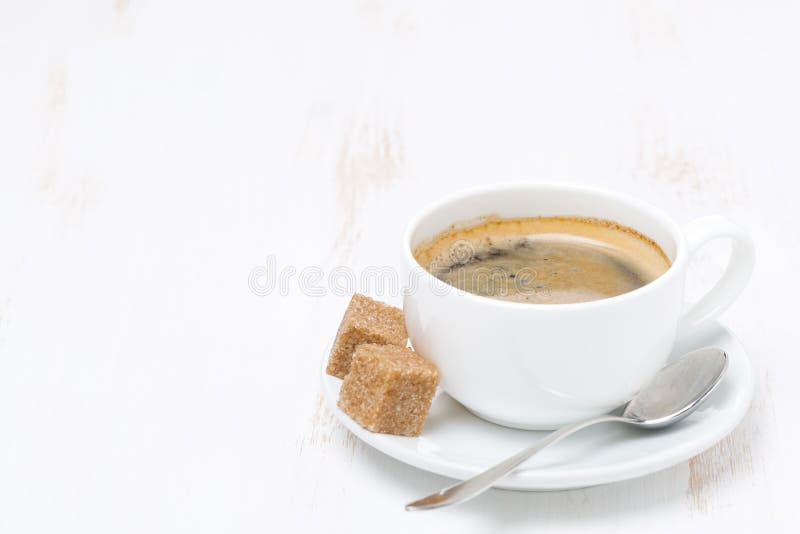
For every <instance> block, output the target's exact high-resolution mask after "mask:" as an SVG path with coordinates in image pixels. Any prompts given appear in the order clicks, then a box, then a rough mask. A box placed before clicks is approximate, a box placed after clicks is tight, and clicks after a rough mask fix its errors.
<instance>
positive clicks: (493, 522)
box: [0, 0, 800, 534]
mask: <svg viewBox="0 0 800 534" xmlns="http://www.w3.org/2000/svg"><path fill="white" fill-rule="evenodd" d="M758 4H760V5H756V3H753V4H750V5H748V4H747V3H741V4H740V3H735V4H733V3H729V2H653V1H645V0H641V1H636V2H619V3H616V2H614V3H606V2H604V3H599V2H562V3H557V2H552V3H550V2H541V3H539V2H533V3H531V2H524V3H519V4H507V3H502V4H500V5H494V3H489V2H485V3H464V2H446V3H445V2H402V1H397V2H389V1H387V2H381V1H374V0H364V1H358V2H324V1H320V2H316V3H314V2H310V3H309V2H302V3H298V2H272V3H269V2H255V1H252V2H205V3H204V2H192V1H186V2H174V1H173V2H155V1H148V0H103V1H81V2H59V1H52V2H37V1H31V2H24V1H22V0H5V1H4V2H2V3H1V4H0V532H2V533H15V534H16V533H33V532H35V533H67V532H81V533H98V534H99V533H104V534H105V533H142V532H191V533H193V534H197V533H204V532H209V533H210V532H254V533H255V532H292V531H294V532H299V531H308V532H362V531H363V532H386V533H394V532H397V533H400V532H420V533H421V532H434V533H442V532H459V533H460V532H475V533H484V532H543V531H546V532H572V531H590V532H623V531H642V532H661V531H664V532H694V531H697V532H701V531H702V532H738V531H742V532H752V531H754V529H756V528H759V529H761V530H763V531H770V529H772V531H791V530H792V529H797V528H798V527H800V520H798V512H797V510H798V508H799V507H798V505H797V499H796V497H795V494H796V484H795V479H796V477H797V476H798V474H799V473H798V466H799V464H800V462H798V454H797V451H798V446H800V434H799V433H798V430H797V429H798V424H797V417H796V415H795V414H794V413H792V410H793V409H796V408H797V407H798V401H800V393H798V391H800V388H799V387H798V385H797V382H798V377H797V375H798V373H800V364H798V361H800V360H798V349H797V347H798V346H800V327H798V323H797V313H796V308H797V306H798V302H800V294H799V292H798V283H797V269H798V267H799V266H800V265H799V264H800V248H798V246H799V245H800V240H799V239H798V231H799V230H800V224H798V220H799V219H800V218H799V216H798V212H800V208H798V196H799V195H800V185H798V179H799V178H800V150H798V124H800V106H798V95H800V60H799V59H798V51H800V33H798V31H797V25H798V21H800V9H799V8H798V4H797V3H789V2H787V3H780V2H769V3H766V4H761V3H758ZM513 180H552V181H570V182H582V183H589V184H595V185H601V186H604V187H609V188H613V189H617V190H621V191H625V192H628V193H632V194H634V195H637V196H640V197H642V198H644V199H646V200H648V201H650V202H652V203H654V204H656V205H658V206H661V207H662V208H664V209H666V210H667V211H669V212H670V213H672V214H673V215H674V216H675V217H676V218H677V219H679V220H680V221H688V220H690V219H691V218H693V217H695V216H699V215H703V214H708V213H722V214H725V215H727V216H729V217H731V218H733V219H734V220H737V221H738V222H740V223H741V224H742V225H744V226H746V227H748V228H749V229H750V230H751V231H752V234H753V236H754V238H755V240H756V243H757V246H758V265H757V268H756V272H755V274H754V277H753V279H752V282H751V284H750V286H749V288H748V289H747V290H746V292H745V294H744V295H743V296H742V298H741V300H740V301H739V302H738V303H737V304H736V305H735V306H734V307H733V308H732V309H731V310H730V311H729V312H728V313H727V314H726V315H725V317H724V322H725V323H726V324H727V325H728V326H729V327H730V328H731V329H732V330H733V331H734V332H735V333H736V334H737V336H738V337H739V338H740V339H741V341H742V343H743V344H744V345H745V346H746V347H747V349H748V351H749V355H750V357H751V359H752V364H753V367H754V370H755V373H756V379H757V384H756V393H755V400H754V403H753V406H752V409H751V410H750V413H749V414H748V416H747V418H746V420H745V421H744V423H743V424H742V425H741V426H740V427H739V428H738V429H737V430H736V431H735V432H734V433H733V434H732V435H731V436H729V437H728V438H726V439H725V440H724V441H723V442H721V443H719V444H718V445H717V446H715V447H714V448H713V449H711V450H709V451H707V452H706V453H704V454H701V455H700V456H698V457H696V458H693V459H692V460H691V461H689V462H687V463H684V464H682V465H678V466H676V467H674V468H671V469H668V470H666V471H663V472H660V473H657V474H654V475H651V476H648V477H645V478H642V479H639V480H634V481H630V482H626V483H620V484H614V485H610V486H605V487H597V488H592V489H586V490H579V491H570V492H559V493H549V494H535V493H514V492H504V491H491V492H489V493H487V494H486V495H484V496H482V497H481V498H479V499H476V500H474V501H472V502H470V503H468V504H466V505H464V506H461V507H458V508H453V509H446V510H442V511H440V512H437V513H425V514H408V513H405V512H404V511H403V509H402V504H403V503H404V502H406V501H408V500H409V499H410V498H413V497H418V496H421V495H423V494H425V493H427V492H429V491H430V490H433V489H435V488H438V487H440V486H442V485H443V484H446V483H447V482H448V481H447V480H446V479H444V478H442V477H439V476H435V475H431V474H428V473H425V472H422V471H419V470H417V469H414V468H411V467H408V466H406V465H403V464H401V463H399V462H397V461H395V460H392V459H390V458H388V457H385V456H383V455H382V454H380V453H378V452H376V451H373V450H371V449H370V448H368V447H366V446H365V445H363V444H361V443H360V442H358V441H357V440H356V439H355V438H354V437H353V436H352V435H351V434H349V433H348V432H347V431H346V430H344V428H343V427H342V426H340V425H339V424H338V423H337V422H336V421H334V420H333V419H332V416H331V414H330V413H329V412H328V411H327V410H326V409H325V408H324V406H323V403H322V401H321V398H320V396H319V387H318V365H319V362H320V358H322V357H323V351H324V348H325V346H326V344H327V342H328V341H329V339H330V338H331V336H332V335H333V333H334V331H335V328H336V326H337V324H338V321H339V318H340V315H341V312H342V311H343V309H344V306H345V305H346V301H347V298H346V297H345V296H343V294H342V293H343V292H344V291H342V290H341V289H342V286H341V285H339V286H336V287H333V286H331V285H330V284H329V283H328V282H329V278H330V277H331V273H337V274H335V275H333V278H334V279H335V281H337V283H341V282H342V280H344V281H345V282H346V281H347V277H348V276H349V275H347V274H342V273H347V272H349V273H352V274H353V276H356V277H357V278H356V279H357V280H359V279H361V277H362V276H363V275H364V272H365V271H367V272H369V267H384V266H385V267H388V268H395V267H397V266H398V264H399V258H400V256H399V253H400V252H399V251H400V245H399V242H400V235H401V232H402V229H403V227H404V225H405V223H406V221H407V219H408V217H409V216H410V215H411V214H412V213H413V212H415V211H416V210H418V209H419V208H420V207H421V206H423V205H424V204H426V203H428V202H430V201H433V200H435V199H437V198H439V197H441V196H442V195H444V194H447V193H450V192H452V191H454V190H457V189H462V188H465V187H469V186H473V185H479V184H487V183H492V182H499V181H513ZM724 254H725V250H724V248H720V249H716V248H713V247H712V248H709V249H708V250H707V251H706V252H705V258H704V261H705V263H704V267H703V268H699V267H697V268H695V269H694V271H693V275H692V277H693V278H692V281H691V285H692V287H693V288H694V290H695V291H700V290H701V289H702V288H703V287H704V285H707V284H708V283H710V281H711V280H713V278H714V277H715V276H716V275H717V274H718V272H719V269H720V268H721V267H720V266H721V265H723V264H724ZM267 268H270V269H273V271H272V272H273V273H276V272H277V271H280V272H282V273H283V274H284V280H285V281H286V284H285V285H284V287H280V285H278V286H276V287H275V288H273V289H272V291H267V290H268V289H269V287H268V286H266V285H264V280H262V282H256V287H255V288H254V287H253V283H251V281H249V279H250V275H251V273H253V272H256V273H259V272H262V273H263V271H264V270H265V269H267ZM292 269H295V272H294V274H293V275H292V276H291V277H288V278H287V277H286V275H287V274H289V273H291V272H292V271H291V270H292ZM344 269H349V271H346V270H344ZM254 270H255V271H254ZM301 272H303V273H305V274H304V275H303V276H304V278H301V277H300V273H301ZM314 273H317V274H314ZM319 273H321V275H320V274H319ZM317 275H320V276H321V277H322V278H321V279H320V280H316V281H315V280H314V279H313V278H314V277H315V276H317ZM309 277H310V278H309ZM276 281H277V279H276ZM259 284H261V285H259ZM367 285H369V284H367ZM254 289H255V290H254ZM345 289H347V288H345ZM360 289H361V290H363V291H366V292H368V293H371V294H373V295H375V294H377V293H378V292H379V290H380V288H376V287H374V286H370V287H363V286H362V287H361V288H360ZM264 293H268V294H264ZM383 298H384V299H385V300H388V301H390V302H393V303H395V304H398V303H399V302H400V298H399V295H398V294H397V292H396V291H395V292H394V293H392V291H391V288H389V289H388V290H387V289H386V288H384V296H383Z"/></svg>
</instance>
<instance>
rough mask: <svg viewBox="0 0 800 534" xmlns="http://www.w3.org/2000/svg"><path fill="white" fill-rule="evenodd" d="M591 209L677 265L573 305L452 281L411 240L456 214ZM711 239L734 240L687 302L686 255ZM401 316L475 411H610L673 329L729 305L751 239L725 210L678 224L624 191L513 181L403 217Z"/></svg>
mask: <svg viewBox="0 0 800 534" xmlns="http://www.w3.org/2000/svg"><path fill="white" fill-rule="evenodd" d="M487 215H493V216H499V217H504V218H505V217H534V216H555V215H563V216H582V217H597V218H602V219H607V220H611V221H615V222H617V223H620V224H622V225H625V226H629V227H631V228H634V229H636V230H638V231H639V232H641V233H643V234H645V235H646V236H648V237H650V238H651V239H653V240H654V241H655V242H656V243H658V245H659V246H660V247H661V249H662V250H663V251H664V252H665V253H666V254H667V256H668V257H669V259H670V261H671V262H672V266H671V267H670V268H669V269H668V270H667V271H666V272H665V273H664V274H663V275H661V276H660V277H659V278H657V279H656V280H654V281H652V282H650V283H649V284H647V285H645V286H643V287H641V288H639V289H636V290H634V291H631V292H628V293H625V294H622V295H619V296H616V297H611V298H607V299H602V300H595V301H591V302H581V303H574V304H529V303H519V302H509V301H503V300H498V299H492V298H488V297H483V296H479V295H475V294H472V293H468V292H466V291H463V290H460V289H456V288H454V287H453V286H450V285H448V284H446V283H445V282H442V281H441V280H439V279H437V278H436V277H434V276H433V275H431V274H430V273H428V272H427V271H425V270H423V269H422V267H421V266H420V265H419V264H418V263H417V262H416V260H415V259H414V256H413V253H412V252H413V250H414V248H415V247H417V246H418V245H419V244H420V243H422V242H423V241H425V240H427V239H430V238H432V237H434V236H436V235H437V234H438V233H440V232H442V231H444V230H446V229H448V228H449V227H450V226H451V225H453V224H463V223H469V221H476V220H478V218H480V217H482V216H487ZM716 238H726V239H729V240H730V241H731V242H732V245H733V247H732V252H731V256H730V260H729V263H728V266H727V268H726V270H725V272H724V274H723V275H722V277H721V278H720V280H719V281H718V282H717V283H716V285H714V287H713V288H712V289H711V290H710V291H708V292H707V293H706V294H705V295H704V296H703V297H702V298H700V299H699V300H698V301H697V302H695V303H694V304H692V305H690V306H688V307H687V306H685V304H684V282H685V278H686V268H687V264H688V260H689V256H690V255H691V254H693V253H694V252H695V251H696V250H697V249H698V248H699V247H700V246H701V245H702V244H704V243H706V242H708V241H710V240H712V239H716ZM403 249H404V250H403V258H404V259H403V262H404V267H405V270H406V276H405V280H410V281H411V282H410V283H409V285H408V287H407V288H406V292H405V296H404V309H405V316H406V325H407V327H408V333H409V337H410V339H411V343H412V344H413V346H414V350H416V351H417V352H418V353H420V354H421V355H422V356H424V357H425V358H428V359H429V360H431V361H433V362H434V363H435V364H436V365H437V366H438V367H439V370H440V372H441V387H442V388H443V389H444V390H445V391H446V392H447V393H448V394H449V395H450V396H452V397H453V398H455V399H456V400H457V401H459V402H460V403H461V404H463V405H464V406H465V407H467V408H468V409H469V410H470V411H472V412H473V413H475V414H476V415H478V416H480V417H482V418H484V419H487V420H489V421H492V422H496V423H499V424H501V425H506V426H511V427H517V428H530V429H552V428H556V427H558V426H561V425H564V424H567V423H571V422H574V421H578V420H581V419H584V418H588V417H591V416H595V415H599V414H602V413H605V412H608V411H610V410H612V409H614V408H615V407H617V406H619V405H620V404H621V403H623V402H625V401H626V400H627V399H629V398H630V397H631V396H632V395H633V394H635V393H636V392H637V391H638V390H639V389H640V388H641V387H642V386H644V385H645V384H646V383H647V382H648V381H649V380H650V379H651V378H652V377H653V375H654V374H655V373H656V372H657V371H658V370H659V369H660V368H661V367H662V366H663V365H664V364H665V362H666V361H667V358H668V356H669V354H670V351H671V349H672V346H673V344H674V343H675V339H676V336H677V335H679V333H680V334H683V333H684V332H688V331H689V330H693V329H697V328H699V327H701V326H702V325H704V324H706V323H708V322H709V321H710V320H712V319H713V318H714V317H716V316H717V315H718V314H719V313H720V312H722V311H723V310H724V309H725V308H727V307H728V305H730V304H731V303H732V302H733V301H734V300H735V299H736V297H737V296H738V295H739V293H740V292H741V291H742V289H743V288H744V286H745V285H746V283H747V280H748V278H749V277H750V273H751V271H752V269H753V263H754V250H753V244H752V241H751V239H750V237H749V236H748V235H747V234H746V233H745V232H744V231H743V230H742V229H740V228H739V227H738V226H736V225H734V224H733V223H732V222H730V221H729V220H727V219H725V218H723V217H720V216H710V217H702V218H700V219H697V220H695V221H692V222H690V223H689V224H687V225H685V226H683V227H680V226H679V225H678V224H677V223H676V222H675V221H673V220H672V219H671V218H670V217H669V216H667V215H666V214H665V213H664V212H663V211H661V210H659V209H657V208H655V207H653V206H650V205H648V204H646V203H644V202H642V201H639V200H636V199H635V198H631V197H629V196H625V195H621V194H617V193H613V192H610V191H604V190H600V189H594V188H589V187H582V186H574V185H561V184H510V185H500V186H491V187H484V188H481V189H475V190H471V191H467V192H464V193H461V194H458V195H455V196H453V197H450V198H448V199H446V200H443V201H441V202H438V203H436V204H434V205H433V206H431V207H429V208H428V209H426V210H425V211H424V212H423V213H422V214H421V215H419V216H418V217H416V218H415V219H414V220H413V221H412V222H411V223H410V224H409V226H408V229H407V231H406V234H405V237H404V242H403Z"/></svg>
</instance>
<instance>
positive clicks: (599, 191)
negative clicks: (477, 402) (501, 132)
mask: <svg viewBox="0 0 800 534" xmlns="http://www.w3.org/2000/svg"><path fill="white" fill-rule="evenodd" d="M537 189H551V190H552V189H558V190H561V191H566V192H575V193H578V192H580V193H589V194H592V195H597V196H598V197H602V198H605V199H611V200H616V201H619V202H622V203H626V204H629V205H632V206H634V207H635V208H638V209H639V210H642V211H644V212H647V213H648V215H650V216H651V217H652V218H653V219H654V220H656V221H657V222H658V223H659V224H661V225H662V226H663V227H664V228H666V229H668V230H669V233H670V234H671V236H672V238H673V239H674V240H675V259H674V260H673V261H672V263H671V265H670V266H669V268H668V269H667V270H666V271H665V272H664V273H663V274H662V275H661V276H659V277H658V278H656V279H655V280H653V281H652V282H650V283H648V284H645V285H643V286H642V287H639V288H636V289H634V290H633V291H628V292H627V293H622V294H621V295H616V296H613V297H608V298H604V299H598V300H590V301H586V302H569V303H553V304H543V303H535V302H514V301H509V300H501V299H496V298H492V297H487V296H484V295H477V294H475V293H470V292H469V291H465V290H463V289H459V288H457V287H455V286H453V285H450V284H448V283H447V282H444V281H442V280H439V279H438V278H436V277H435V276H433V275H432V274H431V273H430V272H428V271H427V270H426V269H425V268H424V267H423V266H422V265H420V264H419V263H418V262H417V260H416V258H414V254H413V249H412V246H411V237H412V235H413V233H414V231H415V230H416V229H417V227H418V226H419V224H420V222H422V220H423V219H425V218H426V217H428V216H429V215H431V214H432V213H435V212H436V211H437V210H439V209H441V208H443V207H444V206H446V205H448V204H451V203H453V202H457V201H459V200H463V199H465V198H469V197H475V196H479V195H482V194H488V193H494V192H497V191H509V190H537ZM534 216H535V215H531V217H534ZM452 222H453V223H457V222H459V221H452ZM686 254H687V250H686V239H685V238H684V236H683V232H682V231H681V229H680V227H679V226H678V223H677V222H675V220H674V219H673V218H672V217H670V216H669V215H668V214H667V213H666V212H665V211H663V210H662V209H660V208H657V207H656V206H653V205H652V204H649V203H647V202H645V201H643V200H639V199H638V198H636V197H633V196H631V195H628V194H625V193H620V192H617V191H612V190H609V189H604V188H600V187H595V186H588V185H582V184H574V183H571V184H564V183H558V182H504V183H499V184H492V185H484V186H479V187H472V188H469V189H464V190H461V191H458V192H456V193H453V194H451V195H448V196H446V197H444V198H442V199H440V200H438V201H436V202H433V203H430V204H428V205H427V206H426V207H425V208H423V209H422V210H421V211H420V212H418V213H417V214H416V215H415V216H414V217H412V218H411V220H410V221H409V222H408V224H407V225H406V229H405V231H404V233H403V256H404V258H405V261H406V262H408V265H411V266H413V267H414V268H417V269H418V270H420V271H421V272H422V273H423V274H424V276H425V277H426V278H427V279H428V281H429V282H430V283H432V284H434V286H436V287H437V289H443V290H447V291H452V292H453V294H455V295H458V296H459V297H461V298H464V299H467V300H469V301H473V302H475V303H476V304H481V303H482V304H486V305H495V306H499V307H501V308H511V309H520V310H522V309H529V310H533V309H535V310H565V309H569V310H584V309H591V308H597V307H603V306H609V305H614V304H622V303H624V302H627V301H629V300H633V299H636V298H638V297H640V296H643V295H645V294H647V293H649V292H652V291H655V290H657V289H659V288H660V287H661V286H663V285H665V284H668V283H670V281H671V280H672V279H673V278H674V277H676V276H679V274H680V272H681V271H682V270H683V266H684V264H685V263H686V261H687V260H686Z"/></svg>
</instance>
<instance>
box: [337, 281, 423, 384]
mask: <svg viewBox="0 0 800 534" xmlns="http://www.w3.org/2000/svg"><path fill="white" fill-rule="evenodd" d="M407 340H408V334H407V333H406V323H405V320H404V319H403V310H401V309H399V308H395V307H394V306H389V305H388V304H384V303H382V302H378V301H375V300H372V299H371V298H369V297H365V296H364V295H359V294H358V293H356V294H355V295H353V298H352V299H350V304H349V305H348V306H347V311H345V312H344V317H342V323H341V324H340V325H339V331H338V332H336V339H335V340H334V341H333V348H332V349H331V356H330V358H329V359H328V367H327V368H326V369H325V372H326V373H328V374H329V375H333V376H338V377H339V378H344V377H345V375H346V374H347V373H348V371H350V361H351V360H352V359H353V352H354V351H355V350H356V347H357V346H358V345H360V344H362V343H382V344H385V345H397V346H400V347H405V346H406V341H407Z"/></svg>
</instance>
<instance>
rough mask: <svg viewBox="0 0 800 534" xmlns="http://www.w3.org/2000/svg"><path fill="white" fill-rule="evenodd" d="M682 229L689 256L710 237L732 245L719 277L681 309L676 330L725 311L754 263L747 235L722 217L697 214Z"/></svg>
mask: <svg viewBox="0 0 800 534" xmlns="http://www.w3.org/2000/svg"><path fill="white" fill-rule="evenodd" d="M683 233H684V235H685V236H686V244H687V246H688V251H689V256H690V257H691V256H692V255H693V254H694V253H695V252H697V249H699V248H700V247H701V246H703V245H704V244H705V243H707V242H709V241H711V240H713V239H719V238H726V239H730V240H731V245H732V247H731V257H730V259H729V260H728V265H727V267H726V268H725V272H724V273H722V277H721V278H720V279H719V280H718V281H717V283H716V284H714V287H712V288H711V289H710V290H709V291H708V292H707V293H706V294H705V295H703V296H702V297H700V298H699V299H698V300H697V302H695V303H694V304H692V305H690V306H689V307H688V308H687V309H686V311H684V313H683V316H682V317H681V321H680V326H679V328H678V331H679V333H680V334H683V333H688V332H689V331H691V330H695V329H697V328H698V327H700V326H702V325H704V324H706V323H707V322H708V321H710V320H712V319H714V318H715V317H717V316H718V315H719V314H720V313H722V312H723V311H725V309H727V308H728V306H730V305H731V304H732V303H733V301H735V300H736V298H737V297H738V296H739V294H740V293H741V292H742V290H743V289H744V288H745V286H746V285H747V281H748V280H749V278H750V274H751V273H752V272H753V265H754V263H755V248H754V246H753V240H752V239H751V238H750V235H749V234H748V233H747V232H745V231H744V230H743V229H742V228H740V227H739V226H737V225H736V224H734V223H733V222H731V221H730V220H729V219H726V218H725V217H722V216H719V215H710V216H708V217H700V218H699V219H695V220H693V221H691V222H690V223H688V224H687V225H685V226H684V227H683Z"/></svg>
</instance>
